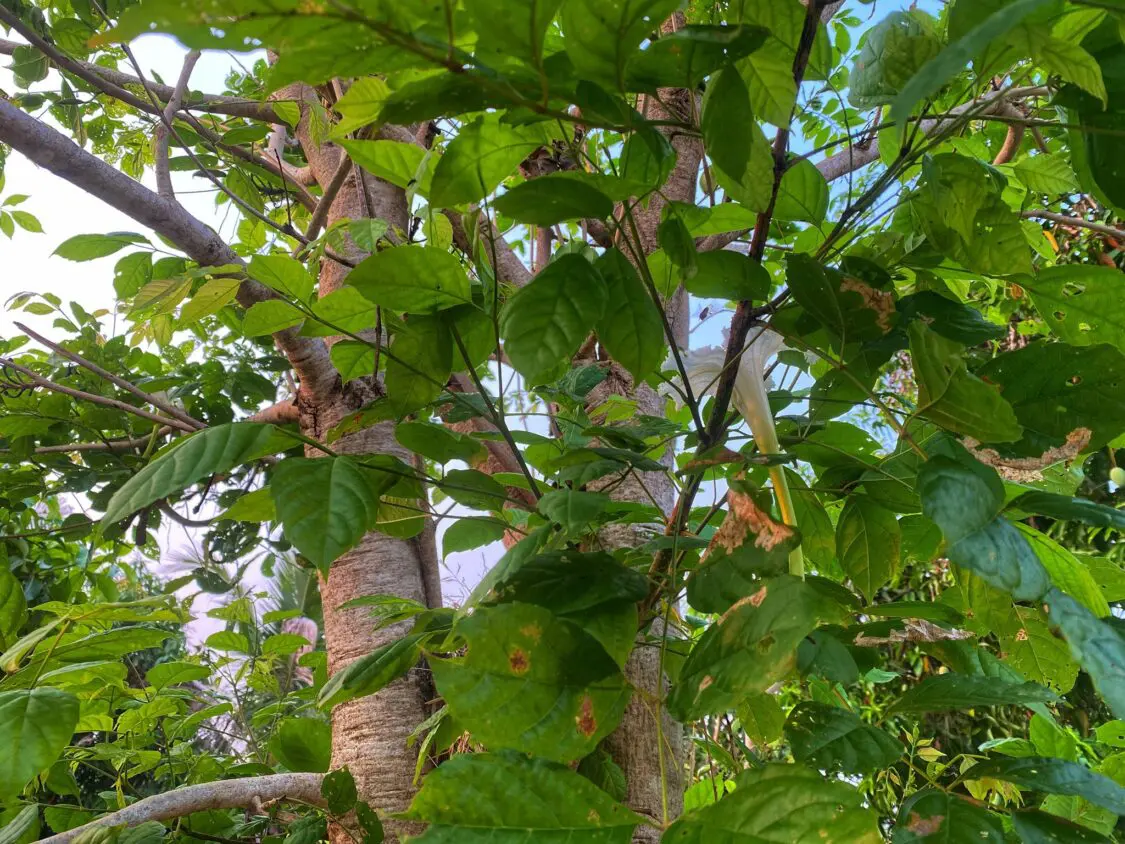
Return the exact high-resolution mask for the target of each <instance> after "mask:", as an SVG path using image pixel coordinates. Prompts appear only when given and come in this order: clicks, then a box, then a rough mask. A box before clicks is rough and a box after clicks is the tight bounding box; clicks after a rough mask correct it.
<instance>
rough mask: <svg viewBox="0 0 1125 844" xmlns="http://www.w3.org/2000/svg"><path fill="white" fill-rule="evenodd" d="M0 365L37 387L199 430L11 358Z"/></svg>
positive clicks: (160, 423) (3, 360) (188, 431)
mask: <svg viewBox="0 0 1125 844" xmlns="http://www.w3.org/2000/svg"><path fill="white" fill-rule="evenodd" d="M0 367H4V368H5V369H12V370H14V371H16V372H19V373H21V374H22V375H25V376H26V377H28V378H30V379H31V381H32V383H33V384H34V385H35V386H36V387H42V388H43V389H45V390H50V391H51V392H53V393H61V394H62V395H64V396H70V397H71V398H75V399H80V400H82V401H88V402H92V403H94V404H100V405H104V406H105V407H112V408H115V409H116V410H123V411H125V412H126V413H131V414H133V415H134V416H139V417H141V418H142V419H147V420H148V421H150V422H156V423H157V424H159V425H167V426H169V427H172V428H176V429H178V430H180V431H184V432H185V433H188V434H194V433H195V431H196V430H197V429H196V428H195V427H194V426H193V425H189V424H188V423H186V422H181V421H180V420H179V419H169V418H168V417H166V416H161V415H160V414H158V413H150V412H149V411H147V410H144V409H143V408H140V407H133V405H131V404H128V403H127V402H123V401H118V400H117V399H110V398H106V397H105V396H99V395H97V394H95V393H87V392H85V391H83V390H76V389H74V388H73V387H65V386H63V385H62V384H57V383H55V382H54V381H52V380H50V379H49V378H44V377H43V376H42V375H39V374H38V373H37V372H35V370H33V369H28V368H27V367H26V366H23V365H21V364H18V363H16V362H15V361H14V360H11V359H10V358H0Z"/></svg>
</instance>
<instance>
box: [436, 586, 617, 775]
mask: <svg viewBox="0 0 1125 844" xmlns="http://www.w3.org/2000/svg"><path fill="white" fill-rule="evenodd" d="M454 632H455V633H456V634H457V635H459V636H461V637H463V638H464V639H465V641H466V642H467V643H468V652H467V653H466V654H465V655H464V656H462V657H458V658H454V659H435V658H431V660H430V667H431V669H432V670H433V674H434V681H435V682H436V684H437V688H438V691H439V693H440V694H441V695H442V696H443V697H444V698H445V701H446V703H447V704H448V705H449V709H450V712H451V713H452V714H453V716H454V717H455V718H456V719H457V721H458V723H461V724H463V725H464V726H465V727H466V728H467V729H468V730H469V731H470V732H472V733H473V735H474V736H475V737H476V738H477V739H478V740H479V741H481V742H483V743H484V744H485V745H488V746H490V747H493V748H512V749H515V750H520V751H523V752H527V753H534V754H536V755H539V756H543V757H545V758H548V759H553V760H557V761H560V762H567V761H572V760H575V759H580V758H582V757H583V756H585V755H587V754H588V753H590V752H591V751H592V750H593V749H594V747H595V746H596V745H597V743H598V741H599V740H600V739H601V738H602V737H604V736H606V735H609V733H610V732H612V731H613V729H614V728H615V727H616V726H617V723H618V722H619V721H620V719H621V715H622V713H623V712H624V711H625V704H626V702H627V701H628V699H629V693H630V690H629V686H628V684H627V683H626V682H625V678H624V676H623V675H622V674H621V670H620V668H618V666H617V663H615V662H614V661H613V659H611V658H610V657H609V655H608V654H607V653H606V652H605V649H604V648H603V647H602V646H601V645H600V644H599V643H598V642H597V640H596V639H594V638H593V637H592V636H591V635H590V634H589V633H587V632H585V631H584V630H582V629H581V628H580V627H578V626H577V625H575V624H572V623H570V622H568V621H563V620H562V619H559V618H557V617H556V616H555V615H553V614H552V613H551V612H550V611H549V610H546V609H544V608H542V607H537V606H533V605H531V604H514V603H513V604H500V605H499V606H495V607H478V608H476V610H475V611H474V612H473V614H472V615H469V616H464V617H462V618H461V619H460V621H458V623H457V626H456V628H455V630H454Z"/></svg>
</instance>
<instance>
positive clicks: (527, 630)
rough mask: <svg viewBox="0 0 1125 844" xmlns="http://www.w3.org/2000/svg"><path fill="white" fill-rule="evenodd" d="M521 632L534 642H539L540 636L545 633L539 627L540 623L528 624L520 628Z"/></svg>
mask: <svg viewBox="0 0 1125 844" xmlns="http://www.w3.org/2000/svg"><path fill="white" fill-rule="evenodd" d="M520 633H522V634H523V635H524V636H526V637H527V638H529V639H530V640H531V641H533V642H538V641H539V637H540V636H542V635H543V631H542V630H540V629H539V625H538V624H528V625H525V626H524V627H521V628H520Z"/></svg>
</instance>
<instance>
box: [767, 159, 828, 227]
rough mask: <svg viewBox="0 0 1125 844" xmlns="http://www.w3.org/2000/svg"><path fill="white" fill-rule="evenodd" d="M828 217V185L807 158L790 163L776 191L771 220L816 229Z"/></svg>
mask: <svg viewBox="0 0 1125 844" xmlns="http://www.w3.org/2000/svg"><path fill="white" fill-rule="evenodd" d="M827 214H828V182H827V181H826V180H825V178H824V176H823V175H822V174H821V172H820V171H819V170H818V169H816V165H815V164H813V163H812V162H811V161H809V160H808V159H807V158H797V159H793V160H791V161H790V162H789V166H788V167H787V168H786V170H785V173H784V175H782V177H781V185H780V186H779V188H778V193H777V204H776V205H775V206H774V212H773V215H774V219H777V220H801V221H804V222H808V223H812V224H813V225H815V226H819V225H820V224H821V223H823V222H824V218H825V216H826V215H827Z"/></svg>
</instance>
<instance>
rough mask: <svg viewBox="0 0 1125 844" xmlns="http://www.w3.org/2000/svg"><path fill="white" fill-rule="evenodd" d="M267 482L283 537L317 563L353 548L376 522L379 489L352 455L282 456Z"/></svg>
mask: <svg viewBox="0 0 1125 844" xmlns="http://www.w3.org/2000/svg"><path fill="white" fill-rule="evenodd" d="M271 488H272V489H273V490H274V493H275V494H274V496H273V500H274V506H275V507H276V508H277V516H278V519H279V520H280V521H281V524H282V527H283V528H284V529H285V537H286V538H287V539H288V540H289V541H290V542H292V543H293V544H294V545H295V546H296V547H297V550H299V551H300V552H301V553H302V554H304V555H305V556H306V557H308V559H309V561H310V562H312V564H313V565H315V566H317V567H318V568H322V569H323V568H324V567H326V566H328V564H329V563H331V562H332V561H333V560H335V559H336V558H337V557H339V556H340V555H341V554H343V553H344V552H345V551H348V550H349V549H351V548H354V547H355V546H356V544H358V543H359V541H360V540H361V539H363V536H364V534H366V533H367V531H368V530H370V529H371V527H372V526H373V525H374V523H375V519H376V515H377V512H378V507H379V500H378V499H379V495H380V490H378V489H377V488H375V487H374V485H373V483H372V480H371V478H370V477H368V476H367V475H365V474H364V472H363V470H361V469H360V468H359V467H358V466H356V464H355V463H353V462H352V461H351V459H350V458H347V457H321V458H316V459H310V458H305V457H290V458H288V459H286V460H282V461H281V462H280V463H278V464H277V466H275V467H274V470H273V476H272V478H271ZM278 490H284V494H283V495H278V494H276V493H277V491H278Z"/></svg>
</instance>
